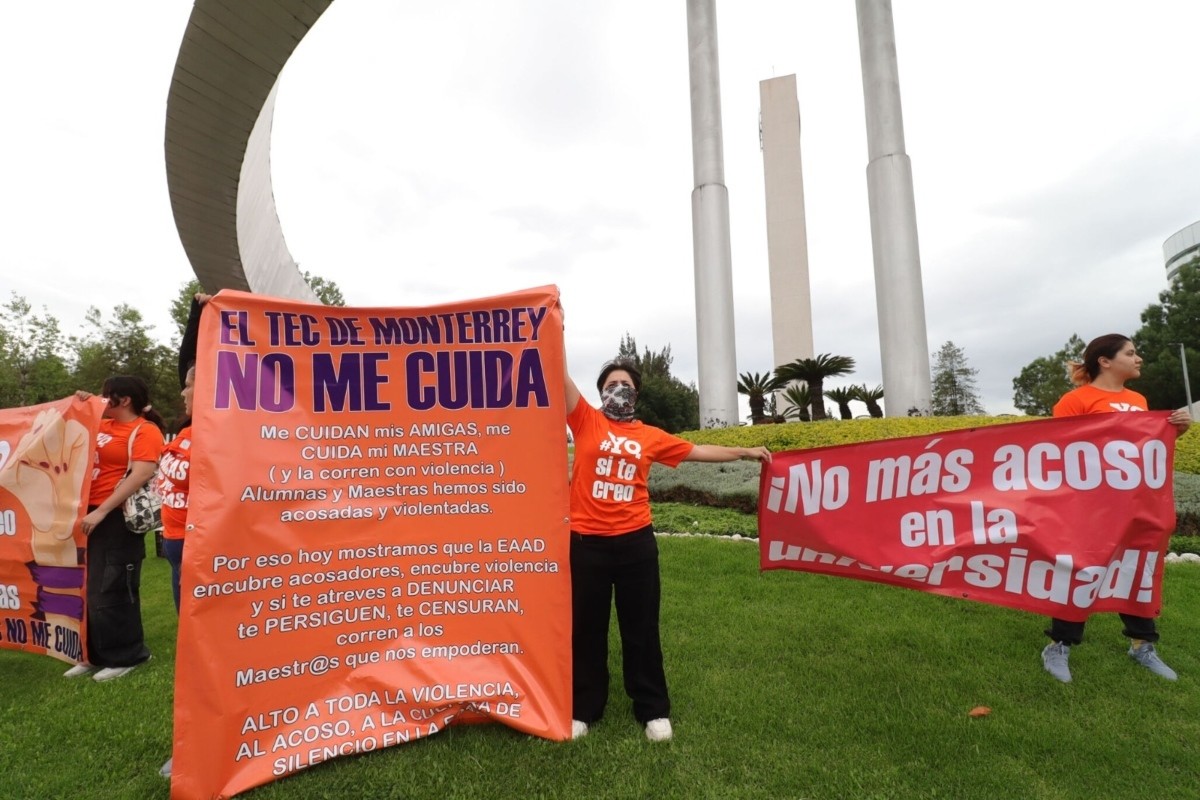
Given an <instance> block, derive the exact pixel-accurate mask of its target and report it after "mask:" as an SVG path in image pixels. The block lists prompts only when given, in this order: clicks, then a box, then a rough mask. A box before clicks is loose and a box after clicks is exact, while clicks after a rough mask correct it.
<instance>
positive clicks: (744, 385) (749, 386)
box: [737, 372, 779, 425]
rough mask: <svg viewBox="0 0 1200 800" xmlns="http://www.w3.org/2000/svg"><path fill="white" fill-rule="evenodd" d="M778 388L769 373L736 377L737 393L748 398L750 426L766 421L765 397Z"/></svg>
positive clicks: (747, 373) (777, 383)
mask: <svg viewBox="0 0 1200 800" xmlns="http://www.w3.org/2000/svg"><path fill="white" fill-rule="evenodd" d="M778 388H779V381H777V380H776V379H775V377H774V376H773V375H771V373H769V372H764V373H759V372H743V373H742V374H741V375H739V376H738V385H737V389H738V392H739V393H741V394H744V395H746V396H747V397H749V398H750V424H751V425H762V424H763V423H765V422H766V421H767V415H766V405H767V395H769V394H770V393H771V392H773V391H775V390H776V389H778Z"/></svg>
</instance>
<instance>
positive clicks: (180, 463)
mask: <svg viewBox="0 0 1200 800" xmlns="http://www.w3.org/2000/svg"><path fill="white" fill-rule="evenodd" d="M191 467H192V426H191V425H189V426H187V427H186V428H184V429H183V430H181V431H180V432H179V433H178V435H176V437H175V438H174V439H172V440H171V441H170V442H168V443H167V446H166V449H164V450H163V454H162V460H161V461H159V462H158V475H157V479H158V482H157V484H156V485H155V489H156V491H157V492H158V494H159V496H160V497H162V524H163V538H164V539H182V538H183V536H184V532H185V526H186V525H187V510H188V492H189V491H190V489H191V474H190V473H191Z"/></svg>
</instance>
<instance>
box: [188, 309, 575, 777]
mask: <svg viewBox="0 0 1200 800" xmlns="http://www.w3.org/2000/svg"><path fill="white" fill-rule="evenodd" d="M562 360H563V359H562V318H561V313H560V311H559V308H558V291H557V289H555V288H554V287H542V288H539V289H532V290H528V291H525V292H518V293H514V294H510V295H504V296H501V297H492V298H487V299H484V300H476V301H470V302H464V303H456V304H452V305H445V306H438V307H435V308H421V309H364V308H332V307H324V306H313V305H308V304H303V303H295V302H288V301H281V300H276V299H271V298H264V297H260V296H255V295H250V294H245V293H239V292H222V293H221V294H219V295H217V296H216V297H215V298H214V299H213V300H211V301H210V303H209V308H207V309H206V310H205V312H204V316H203V317H202V321H201V332H200V347H199V352H198V363H197V374H196V390H195V392H196V393H195V408H194V410H195V414H194V419H193V426H192V431H193V436H192V441H193V445H192V450H191V452H192V473H191V497H190V502H189V510H188V534H187V539H186V541H187V545H186V548H185V551H184V572H183V579H182V584H183V586H182V594H183V604H182V609H181V621H180V633H179V649H178V656H177V661H176V688H175V743H174V759H175V761H174V769H173V775H172V784H171V794H172V797H176V798H182V797H227V796H230V795H233V794H237V793H238V792H242V791H245V790H246V789H249V788H251V787H253V786H257V785H260V784H263V783H266V782H269V781H271V780H275V779H277V778H279V777H282V776H285V775H288V774H290V773H293V772H296V771H297V770H301V769H304V768H307V767H309V766H311V765H313V764H316V763H319V762H321V761H325V760H328V759H330V758H335V757H337V756H341V755H350V754H354V753H361V752H366V751H371V750H376V749H380V748H383V747H388V746H390V745H394V744H399V743H403V742H408V741H411V740H413V739H416V738H419V737H423V736H427V735H430V734H433V733H436V732H438V731H439V730H441V729H443V728H444V727H445V726H446V725H448V724H450V723H452V722H455V721H463V720H475V721H478V720H480V719H489V718H490V719H493V720H497V721H500V722H503V723H504V724H506V725H510V726H512V727H514V728H516V729H519V730H521V731H524V732H526V733H530V734H532V735H535V736H542V737H545V738H550V739H559V740H563V739H567V738H568V737H569V733H570V718H571V717H570V713H571V638H570V637H571V616H570V576H569V555H568V551H569V541H568V537H567V534H568V523H567V518H568V508H567V482H566V480H565V475H566V461H567V448H566V425H565V422H564V420H565V414H564V409H563V398H562V391H561V388H560V387H561V386H562V384H563V377H562Z"/></svg>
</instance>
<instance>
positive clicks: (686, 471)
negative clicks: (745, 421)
mask: <svg viewBox="0 0 1200 800" xmlns="http://www.w3.org/2000/svg"><path fill="white" fill-rule="evenodd" d="M760 471H761V469H760V467H759V465H758V463H757V462H751V461H732V462H729V463H728V464H702V463H697V462H693V461H685V462H684V463H682V464H680V465H679V466H678V467H677V468H676V469H671V468H670V467H664V466H662V465H661V464H655V465H653V466H652V467H650V478H649V480H648V483H647V485H648V488H649V490H650V499H651V500H653V501H655V502H657V503H691V504H693V505H701V506H711V507H713V508H729V509H733V510H735V511H741V512H743V513H745V514H755V513H757V512H758V476H759V473H760Z"/></svg>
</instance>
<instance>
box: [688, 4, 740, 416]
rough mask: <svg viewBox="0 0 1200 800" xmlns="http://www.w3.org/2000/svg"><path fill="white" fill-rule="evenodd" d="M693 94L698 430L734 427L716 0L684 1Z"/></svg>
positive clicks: (729, 263) (733, 361)
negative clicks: (685, 2) (685, 4)
mask: <svg viewBox="0 0 1200 800" xmlns="http://www.w3.org/2000/svg"><path fill="white" fill-rule="evenodd" d="M687 28H688V72H689V76H690V79H691V89H692V175H693V180H694V183H695V188H693V189H692V258H693V261H694V263H695V275H696V351H697V353H696V355H697V356H698V358H699V364H698V366H699V369H698V372H699V375H698V377H699V379H700V381H699V383H700V385H699V391H700V427H702V428H711V427H717V426H725V425H737V423H738V405H737V358H736V350H735V348H734V340H733V266H732V263H733V257H732V255H731V250H730V244H729V190H728V189H726V188H725V145H724V139H723V134H722V132H721V75H720V66H719V64H718V61H717V9H716V0H687Z"/></svg>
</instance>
